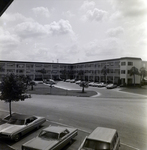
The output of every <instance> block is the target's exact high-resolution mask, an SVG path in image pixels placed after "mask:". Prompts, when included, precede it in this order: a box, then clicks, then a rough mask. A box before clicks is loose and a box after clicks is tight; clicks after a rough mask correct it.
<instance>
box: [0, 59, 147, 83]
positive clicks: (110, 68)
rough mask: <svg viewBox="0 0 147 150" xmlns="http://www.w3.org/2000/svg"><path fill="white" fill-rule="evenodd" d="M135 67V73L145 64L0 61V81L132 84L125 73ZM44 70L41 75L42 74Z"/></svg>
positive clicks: (139, 61) (131, 61) (137, 61)
mask: <svg viewBox="0 0 147 150" xmlns="http://www.w3.org/2000/svg"><path fill="white" fill-rule="evenodd" d="M133 66H135V67H136V68H137V69H138V70H140V68H141V67H145V68H146V70H147V61H142V59H141V58H134V57H122V58H117V59H108V60H100V61H90V62H81V63H74V64H69V63H47V62H25V61H0V80H1V78H2V77H3V76H5V75H6V74H10V73H14V74H16V75H25V76H30V78H31V79H33V80H42V79H54V80H58V79H69V78H70V79H73V78H74V79H77V80H78V79H80V80H85V81H96V82H102V81H103V82H113V83H117V84H118V83H119V84H123V83H126V84H132V83H133V77H132V76H130V75H129V70H130V69H131V68H132V67H133ZM42 70H44V72H43V71H42ZM135 82H136V84H140V76H138V75H136V76H135Z"/></svg>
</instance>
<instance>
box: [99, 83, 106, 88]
mask: <svg viewBox="0 0 147 150" xmlns="http://www.w3.org/2000/svg"><path fill="white" fill-rule="evenodd" d="M106 86H107V84H105V83H104V82H101V83H99V84H98V87H106Z"/></svg>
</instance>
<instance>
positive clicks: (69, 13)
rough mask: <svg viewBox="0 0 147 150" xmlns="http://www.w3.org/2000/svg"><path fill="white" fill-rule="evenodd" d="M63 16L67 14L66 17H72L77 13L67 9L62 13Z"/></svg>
mask: <svg viewBox="0 0 147 150" xmlns="http://www.w3.org/2000/svg"><path fill="white" fill-rule="evenodd" d="M62 15H63V16H65V17H66V18H72V17H74V16H75V14H73V13H72V12H71V11H69V10H68V11H66V12H63V13H62Z"/></svg>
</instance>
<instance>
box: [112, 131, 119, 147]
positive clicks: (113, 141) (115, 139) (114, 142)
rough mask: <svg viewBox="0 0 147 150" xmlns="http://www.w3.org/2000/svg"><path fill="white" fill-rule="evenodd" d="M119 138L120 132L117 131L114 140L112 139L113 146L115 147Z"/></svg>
mask: <svg viewBox="0 0 147 150" xmlns="http://www.w3.org/2000/svg"><path fill="white" fill-rule="evenodd" d="M117 138H118V133H117V132H116V134H115V135H114V138H113V140H112V146H113V147H115V144H116V141H117Z"/></svg>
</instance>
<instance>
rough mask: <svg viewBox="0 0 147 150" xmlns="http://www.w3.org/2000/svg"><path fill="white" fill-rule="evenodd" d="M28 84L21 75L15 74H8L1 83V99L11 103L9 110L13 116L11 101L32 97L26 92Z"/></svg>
mask: <svg viewBox="0 0 147 150" xmlns="http://www.w3.org/2000/svg"><path fill="white" fill-rule="evenodd" d="M25 91H26V85H25V83H24V82H23V81H22V79H21V78H20V77H19V76H16V75H14V74H10V75H6V76H5V77H4V78H3V79H2V83H1V95H0V100H3V101H5V102H7V103H9V112H10V116H11V102H13V101H20V100H21V101H24V100H25V99H26V98H30V97H31V96H30V95H27V94H25Z"/></svg>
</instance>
